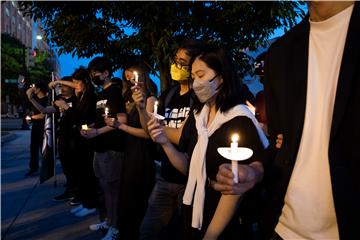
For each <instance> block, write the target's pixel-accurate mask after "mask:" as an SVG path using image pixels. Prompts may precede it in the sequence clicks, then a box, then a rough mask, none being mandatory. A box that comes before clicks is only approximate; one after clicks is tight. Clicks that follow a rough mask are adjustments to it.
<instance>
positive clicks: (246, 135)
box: [179, 114, 265, 237]
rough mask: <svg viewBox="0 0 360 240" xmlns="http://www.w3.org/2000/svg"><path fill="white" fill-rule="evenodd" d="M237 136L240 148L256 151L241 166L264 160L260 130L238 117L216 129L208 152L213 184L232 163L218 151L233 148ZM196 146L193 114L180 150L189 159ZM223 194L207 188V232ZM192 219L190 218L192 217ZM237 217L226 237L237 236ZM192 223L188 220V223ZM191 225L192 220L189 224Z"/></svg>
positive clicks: (207, 164) (207, 156)
mask: <svg viewBox="0 0 360 240" xmlns="http://www.w3.org/2000/svg"><path fill="white" fill-rule="evenodd" d="M234 133H237V134H239V136H240V140H239V143H238V144H239V147H248V148H251V149H252V150H253V152H254V153H253V156H252V157H251V158H250V159H248V160H246V161H243V162H241V164H249V163H251V162H253V161H255V160H257V161H261V160H262V159H263V156H264V151H265V150H264V147H263V145H262V142H261V140H260V138H259V135H258V133H257V130H256V128H255V126H254V124H253V123H252V121H251V119H249V118H247V117H245V116H239V117H235V118H233V119H231V120H230V121H228V122H226V123H224V124H223V125H222V126H221V127H220V128H219V129H217V130H216V131H215V132H214V133H213V134H212V135H211V136H210V137H209V142H208V146H207V151H206V174H207V177H208V178H210V179H211V180H214V181H216V174H217V172H218V170H219V166H220V165H221V164H223V163H230V160H228V159H226V158H224V157H222V156H221V155H220V154H219V153H218V152H217V148H218V147H230V143H231V136H232V135H233V134H234ZM196 143H197V130H196V125H195V118H194V117H193V114H191V116H190V117H189V119H188V120H187V121H186V125H185V126H184V129H183V132H182V136H181V138H180V144H179V145H180V147H181V148H187V153H188V155H189V156H190V159H191V155H192V152H193V150H194V147H195V145H196ZM220 197H221V193H220V192H218V191H215V190H214V189H213V188H211V187H208V186H206V187H205V203H204V219H203V220H204V222H203V228H202V229H203V230H206V229H207V227H208V225H209V224H210V221H211V219H212V217H213V215H214V213H215V210H216V207H217V205H218V202H219V200H220ZM190 217H191V215H190ZM237 217H238V216H237V215H236V214H235V215H234V217H233V219H232V221H231V223H229V225H228V226H227V227H226V229H225V230H224V232H223V235H222V237H223V236H227V235H229V234H230V233H234V232H236V231H237V230H236V229H237V228H239V226H238V220H237ZM188 220H189V219H188ZM189 222H191V220H189Z"/></svg>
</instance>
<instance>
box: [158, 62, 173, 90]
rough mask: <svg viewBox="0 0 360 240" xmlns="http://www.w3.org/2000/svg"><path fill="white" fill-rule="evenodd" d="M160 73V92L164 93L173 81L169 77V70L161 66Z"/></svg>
mask: <svg viewBox="0 0 360 240" xmlns="http://www.w3.org/2000/svg"><path fill="white" fill-rule="evenodd" d="M159 72H160V92H162V91H164V90H165V89H167V88H168V87H170V84H171V80H170V77H169V68H168V67H167V66H164V65H162V64H161V65H160V66H159Z"/></svg>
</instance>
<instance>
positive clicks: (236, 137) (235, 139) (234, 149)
mask: <svg viewBox="0 0 360 240" xmlns="http://www.w3.org/2000/svg"><path fill="white" fill-rule="evenodd" d="M238 141H239V135H238V134H234V135H232V137H231V144H230V150H231V156H232V160H231V170H232V173H233V174H234V182H235V183H238V163H237V161H236V160H235V155H236V152H237V148H238Z"/></svg>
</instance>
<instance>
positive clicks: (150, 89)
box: [123, 62, 158, 102]
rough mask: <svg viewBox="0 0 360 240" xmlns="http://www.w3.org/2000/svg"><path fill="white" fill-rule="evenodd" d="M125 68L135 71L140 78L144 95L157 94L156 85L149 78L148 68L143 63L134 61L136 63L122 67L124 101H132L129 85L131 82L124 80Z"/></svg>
mask: <svg viewBox="0 0 360 240" xmlns="http://www.w3.org/2000/svg"><path fill="white" fill-rule="evenodd" d="M126 70H131V71H137V72H138V74H139V79H142V80H143V82H144V89H143V90H144V91H145V93H146V96H147V97H149V96H155V97H156V96H157V91H158V90H157V86H156V84H155V83H154V81H153V80H152V79H151V78H150V76H149V70H148V69H147V68H146V67H145V66H144V64H142V63H139V62H136V63H132V64H128V65H127V66H125V67H124V71H123V79H124V80H123V81H124V87H125V89H124V98H125V101H130V102H132V101H133V100H132V97H131V95H132V93H131V89H130V88H131V86H132V84H131V83H130V81H127V80H126V76H125V71H126Z"/></svg>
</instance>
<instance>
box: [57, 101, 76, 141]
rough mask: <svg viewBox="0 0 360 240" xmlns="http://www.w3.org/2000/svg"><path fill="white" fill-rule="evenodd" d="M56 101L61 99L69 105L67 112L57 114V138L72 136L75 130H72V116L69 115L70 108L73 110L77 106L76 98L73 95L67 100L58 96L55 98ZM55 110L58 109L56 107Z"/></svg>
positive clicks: (73, 121)
mask: <svg viewBox="0 0 360 240" xmlns="http://www.w3.org/2000/svg"><path fill="white" fill-rule="evenodd" d="M57 99H62V100H64V101H65V102H66V103H67V104H68V105H69V108H68V110H66V111H64V112H62V113H59V114H58V115H59V118H58V136H59V137H60V136H61V137H64V136H72V135H74V132H75V131H77V130H76V128H74V123H75V119H74V115H73V114H71V111H72V108H74V107H75V106H76V104H77V98H76V96H75V95H72V96H71V97H69V98H65V97H63V96H62V95H59V96H57ZM55 108H57V109H58V107H56V106H55Z"/></svg>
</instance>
